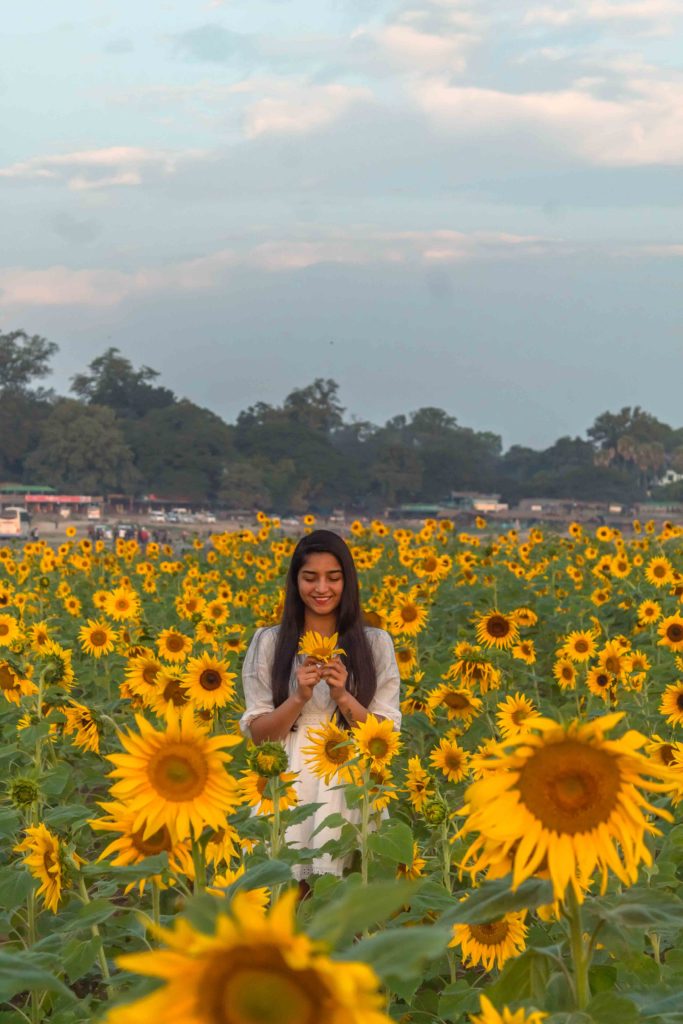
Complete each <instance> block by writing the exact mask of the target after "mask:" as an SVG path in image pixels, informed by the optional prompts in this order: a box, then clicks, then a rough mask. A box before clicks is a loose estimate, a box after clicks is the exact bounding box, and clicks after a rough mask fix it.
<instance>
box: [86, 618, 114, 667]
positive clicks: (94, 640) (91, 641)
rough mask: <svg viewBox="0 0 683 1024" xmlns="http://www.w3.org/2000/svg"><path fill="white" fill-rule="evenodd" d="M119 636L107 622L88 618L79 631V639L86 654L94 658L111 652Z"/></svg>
mask: <svg viewBox="0 0 683 1024" xmlns="http://www.w3.org/2000/svg"><path fill="white" fill-rule="evenodd" d="M117 638H118V635H117V633H116V632H115V631H114V630H113V629H112V628H111V626H110V625H109V624H108V623H107V622H102V621H101V620H98V621H97V622H96V621H94V620H93V619H88V621H87V624H86V625H85V626H81V628H80V629H79V631H78V639H79V641H80V644H81V647H82V648H83V650H84V651H85V653H86V654H89V655H90V656H91V657H93V658H101V657H102V655H103V654H111V652H112V651H113V650H114V644H115V643H116V640H117Z"/></svg>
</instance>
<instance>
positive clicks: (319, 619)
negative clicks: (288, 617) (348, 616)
mask: <svg viewBox="0 0 683 1024" xmlns="http://www.w3.org/2000/svg"><path fill="white" fill-rule="evenodd" d="M304 630H305V632H306V633H308V632H309V631H310V630H315V632H316V633H320V634H321V635H322V636H332V634H333V633H336V632H337V616H336V615H334V614H332V615H316V614H315V612H312V611H309V609H308V608H307V609H306V614H305V616H304Z"/></svg>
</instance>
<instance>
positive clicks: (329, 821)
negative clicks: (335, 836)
mask: <svg viewBox="0 0 683 1024" xmlns="http://www.w3.org/2000/svg"><path fill="white" fill-rule="evenodd" d="M344 825H348V821H347V819H346V818H345V817H344V815H343V814H337V813H335V814H328V815H327V817H326V818H323V820H322V821H321V822H320V824H319V825H318V827H317V828H316V830H315V832H314V833H313V836H317V834H318V832H322V830H323V829H324V828H343V826H344ZM313 836H311V838H313Z"/></svg>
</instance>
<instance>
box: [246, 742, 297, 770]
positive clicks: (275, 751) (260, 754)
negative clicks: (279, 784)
mask: <svg viewBox="0 0 683 1024" xmlns="http://www.w3.org/2000/svg"><path fill="white" fill-rule="evenodd" d="M247 760H248V763H249V767H250V768H251V770H252V771H253V772H257V773H258V774H259V775H262V776H263V777H264V778H266V779H273V778H275V776H276V775H280V774H281V773H282V772H284V771H286V770H287V751H286V750H285V748H284V747H283V746H282V744H281V743H278V742H275V741H269V742H267V743H261V744H260V746H258V747H254V748H253V750H250V751H249V754H248V755H247Z"/></svg>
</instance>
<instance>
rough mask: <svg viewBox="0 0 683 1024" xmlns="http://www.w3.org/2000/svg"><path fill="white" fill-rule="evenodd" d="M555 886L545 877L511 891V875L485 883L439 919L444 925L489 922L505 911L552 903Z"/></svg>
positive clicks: (501, 915) (495, 919)
mask: <svg viewBox="0 0 683 1024" xmlns="http://www.w3.org/2000/svg"><path fill="white" fill-rule="evenodd" d="M552 900H553V888H552V885H551V883H550V882H547V881H545V880H544V879H542V878H527V880H526V881H525V882H522V884H521V885H520V886H519V887H518V888H517V889H516V890H515V892H512V890H511V889H510V876H509V875H508V876H507V877H506V878H501V879H500V881H496V882H485V883H484V885H482V886H481V887H480V888H479V889H475V891H474V892H473V893H472V895H471V896H469V897H468V898H467V899H466V900H464V901H463V902H457V903H454V906H453V908H452V909H451V910H449V911H447V912H446V913H445V914H443V915H442V917H441V918H440V919H439V922H440V923H442V924H456V923H458V924H488V923H489V922H490V921H497V920H499V918H501V917H503V916H504V915H505V914H509V913H511V912H512V911H514V910H522V909H524V908H525V907H528V908H533V907H539V906H542V905H543V904H545V903H552Z"/></svg>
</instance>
